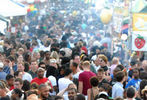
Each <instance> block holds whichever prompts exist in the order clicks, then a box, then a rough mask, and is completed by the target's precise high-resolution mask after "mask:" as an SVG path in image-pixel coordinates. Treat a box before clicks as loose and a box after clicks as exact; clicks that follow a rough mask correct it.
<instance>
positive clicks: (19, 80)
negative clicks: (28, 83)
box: [15, 78, 23, 84]
mask: <svg viewBox="0 0 147 100" xmlns="http://www.w3.org/2000/svg"><path fill="white" fill-rule="evenodd" d="M15 82H19V83H20V84H23V80H22V79H20V78H16V79H15Z"/></svg>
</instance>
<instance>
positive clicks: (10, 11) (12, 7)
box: [0, 0, 27, 17]
mask: <svg viewBox="0 0 147 100" xmlns="http://www.w3.org/2000/svg"><path fill="white" fill-rule="evenodd" d="M26 14H27V9H26V8H25V6H24V5H22V4H20V3H17V2H14V1H13V0H0V15H2V16H4V17H10V16H20V15H26Z"/></svg>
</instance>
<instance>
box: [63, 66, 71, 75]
mask: <svg viewBox="0 0 147 100" xmlns="http://www.w3.org/2000/svg"><path fill="white" fill-rule="evenodd" d="M71 73H72V70H71V69H69V68H65V73H64V75H65V76H68V75H69V74H71Z"/></svg>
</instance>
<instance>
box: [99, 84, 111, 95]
mask: <svg viewBox="0 0 147 100" xmlns="http://www.w3.org/2000/svg"><path fill="white" fill-rule="evenodd" d="M99 88H103V89H104V91H106V92H107V93H108V95H109V96H111V94H112V86H111V85H110V84H108V83H103V84H102V85H101V86H100V87H99Z"/></svg>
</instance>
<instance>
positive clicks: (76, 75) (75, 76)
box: [73, 71, 83, 79]
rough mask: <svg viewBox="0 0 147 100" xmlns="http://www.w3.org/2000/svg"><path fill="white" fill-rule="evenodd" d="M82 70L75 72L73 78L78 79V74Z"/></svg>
mask: <svg viewBox="0 0 147 100" xmlns="http://www.w3.org/2000/svg"><path fill="white" fill-rule="evenodd" d="M82 72H83V71H80V72H77V73H76V74H74V75H73V78H76V79H79V75H80V73H82Z"/></svg>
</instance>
